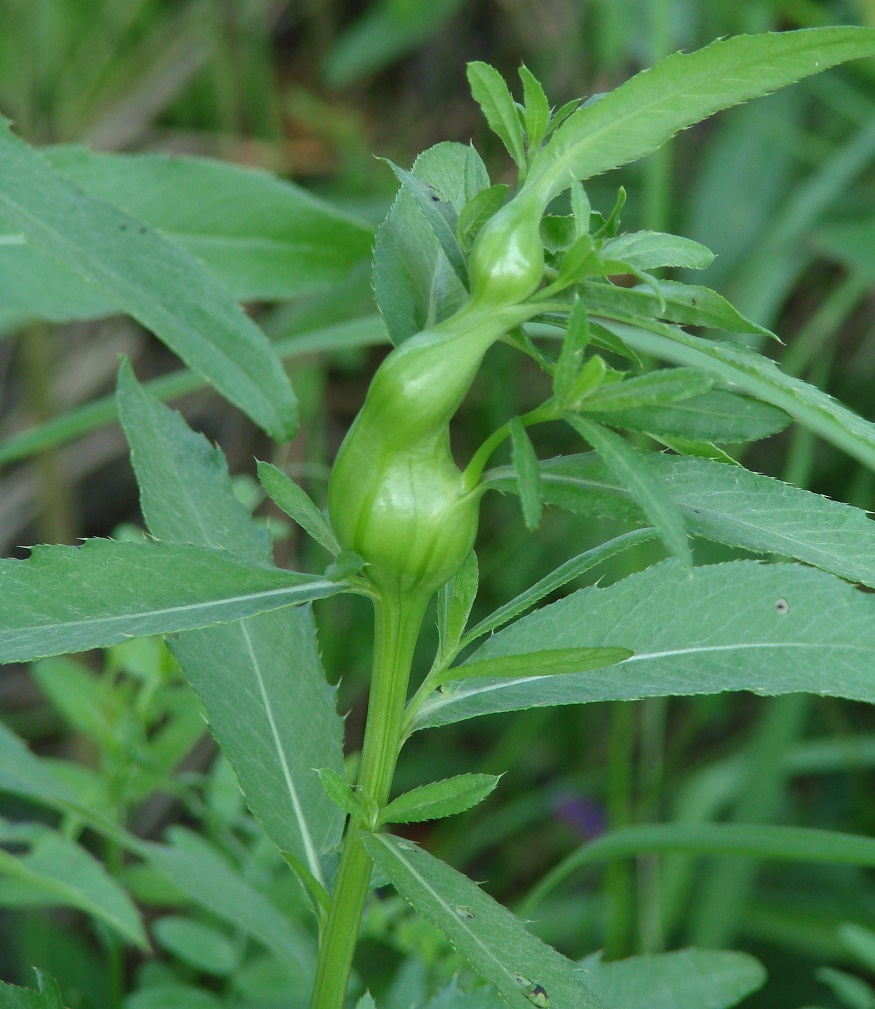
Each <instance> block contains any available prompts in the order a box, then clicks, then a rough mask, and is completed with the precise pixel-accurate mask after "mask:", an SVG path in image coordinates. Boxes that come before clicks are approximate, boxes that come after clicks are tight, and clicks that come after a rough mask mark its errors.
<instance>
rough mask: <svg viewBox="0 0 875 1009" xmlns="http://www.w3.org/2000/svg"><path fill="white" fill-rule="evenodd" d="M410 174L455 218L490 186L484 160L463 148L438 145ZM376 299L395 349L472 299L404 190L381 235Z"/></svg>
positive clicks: (376, 253) (424, 154) (376, 257)
mask: <svg viewBox="0 0 875 1009" xmlns="http://www.w3.org/2000/svg"><path fill="white" fill-rule="evenodd" d="M412 174H413V175H415V176H416V178H417V179H420V180H422V181H423V182H425V183H427V184H428V185H430V186H432V187H433V188H434V189H435V190H436V191H437V192H438V193H440V195H441V196H442V197H443V198H444V199H446V200H449V202H450V203H451V204H452V206H453V208H454V209H455V210H456V211H457V212H461V211H462V209H463V208H464V207H465V205H466V204H467V203H468V202H469V201H470V200H472V199H473V198H474V197H475V196H476V195H477V193H479V192H480V191H481V190H482V189H486V188H487V187H488V186H489V174H488V173H487V171H486V166H485V165H484V164H483V162H482V161H481V160H480V156H479V155H478V154H477V152H476V151H475V150H474V148H473V147H466V146H465V145H463V144H456V143H442V144H436V145H435V146H434V147H430V148H429V149H428V150H427V151H423V152H422V154H420V155H419V157H418V158H417V159H416V161H415V163H414V165H413V170H412ZM374 293H375V294H376V297H377V304H378V306H379V308H380V314H381V315H382V316H383V319H384V321H385V323H386V329H387V330H388V331H389V336H390V338H391V340H392V343H394V344H396V345H397V344H399V343H402V342H403V341H404V340H406V339H407V338H408V337H409V336H413V334H414V333H418V332H420V331H421V330H423V329H427V328H428V327H429V326H433V325H434V324H435V323H436V322H441V321H442V320H443V319H446V318H448V317H449V316H450V315H452V314H453V313H454V312H455V311H456V310H457V309H458V308H459V307H460V306H461V305H462V304H463V302H465V301H466V300H467V298H468V292H467V291H466V289H465V286H464V284H462V282H461V281H460V280H459V278H458V277H457V276H456V274H455V272H454V270H453V268H452V267H451V266H450V263H449V260H448V259H447V257H446V255H445V254H444V251H443V249H442V248H441V244H440V242H439V241H438V239H437V236H436V235H435V233H434V231H433V230H432V228H431V226H430V225H429V223H428V221H426V219H425V217H424V216H423V214H422V211H421V210H420V208H419V207H418V206H417V204H416V199H415V198H414V197H413V195H412V194H411V193H409V192H408V191H407V189H406V188H403V187H402V189H401V191H400V192H399V193H398V195H397V197H396V198H395V202H394V203H393V204H392V208H391V209H390V211H389V214H388V216H387V217H386V220H385V221H384V222H383V223H382V225H381V226H380V229H379V231H378V232H377V240H376V244H375V247H374Z"/></svg>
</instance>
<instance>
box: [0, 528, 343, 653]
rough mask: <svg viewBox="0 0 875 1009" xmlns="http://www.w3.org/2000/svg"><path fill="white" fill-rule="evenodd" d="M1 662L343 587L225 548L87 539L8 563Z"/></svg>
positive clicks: (1, 571) (175, 627) (3, 578)
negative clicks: (279, 567) (234, 553)
mask: <svg viewBox="0 0 875 1009" xmlns="http://www.w3.org/2000/svg"><path fill="white" fill-rule="evenodd" d="M0 586H2V597H3V599H4V606H3V610H2V614H0V662H25V661H31V660H33V659H38V658H45V657H46V656H49V655H58V654H62V653H64V652H81V651H85V650H87V649H89V648H105V647H107V646H108V645H114V644H119V643H120V642H122V641H126V640H127V639H128V638H131V637H142V636H145V635H149V634H171V633H175V632H177V631H182V630H188V629H190V628H194V627H204V626H207V625H210V624H215V623H223V622H228V621H235V620H239V619H241V618H243V617H247V616H252V615H254V614H256V613H263V612H265V611H268V610H271V609H276V608H279V607H285V606H293V605H297V604H299V603H304V602H307V601H309V600H311V599H319V598H324V597H325V596H329V595H333V594H334V593H335V592H338V591H341V589H342V585H340V584H337V583H334V582H330V581H328V580H327V579H324V578H320V577H318V576H315V575H302V574H298V573H297V572H292V571H281V570H279V569H278V568H270V567H266V566H265V565H263V564H253V563H251V562H249V561H246V560H245V559H241V558H239V557H234V556H233V555H232V554H227V553H225V552H224V551H220V550H210V549H206V548H202V547H194V546H190V545H187V544H186V545H177V544H168V543H117V542H114V541H112V540H87V541H86V542H85V543H84V544H83V545H82V546H81V547H34V548H33V553H32V555H31V557H30V559H29V560H26V561H18V560H4V561H0Z"/></svg>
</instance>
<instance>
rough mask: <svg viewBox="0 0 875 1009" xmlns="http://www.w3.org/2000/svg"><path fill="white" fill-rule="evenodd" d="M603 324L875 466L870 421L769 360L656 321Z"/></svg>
mask: <svg viewBox="0 0 875 1009" xmlns="http://www.w3.org/2000/svg"><path fill="white" fill-rule="evenodd" d="M630 321H631V320H630ZM603 325H604V326H605V328H606V329H608V330H609V331H611V332H613V333H615V334H616V335H617V336H619V337H620V338H621V339H622V340H623V341H625V342H626V343H628V345H629V346H630V347H632V348H633V350H637V351H640V352H642V353H645V354H653V356H654V357H658V358H661V359H662V360H664V361H671V362H672V364H681V365H688V366H690V367H693V368H702V369H703V370H705V371H710V372H711V373H712V374H714V375H716V376H717V377H718V378H720V379H722V380H723V381H724V382H728V383H730V384H731V385H732V386H733V387H734V388H736V389H738V390H740V391H741V392H747V393H750V394H751V395H752V396H756V397H758V398H759V399H763V400H765V401H766V402H767V403H771V404H773V405H774V406H777V407H779V408H780V409H782V410H786V412H787V413H789V414H790V416H791V417H795V418H796V420H798V421H799V423H800V424H804V425H805V426H806V427H807V428H810V429H811V430H812V431H814V432H815V433H816V434H819V435H821V436H822V437H823V438H825V439H826V440H827V441H829V442H831V443H832V444H833V445H835V446H837V447H838V448H840V449H842V450H843V451H845V452H847V453H848V454H849V455H852V456H854V458H855V459H859V460H860V462H862V463H864V464H865V465H866V466H868V467H870V469H875V424H872V423H870V422H869V421H867V420H864V419H863V418H862V417H860V416H859V415H858V414H855V413H853V412H852V411H851V410H849V409H848V408H847V407H846V406H842V404H841V403H838V402H837V401H836V400H834V399H833V398H832V397H831V396H828V395H827V394H826V393H825V392H821V391H820V389H817V388H815V387H814V386H813V385H809V384H808V383H807V382H803V381H801V380H800V379H798V378H793V377H792V376H790V375H785V374H784V373H783V372H782V371H781V370H780V369H779V368H778V366H777V365H776V364H775V362H774V361H771V360H769V359H768V358H765V357H762V356H761V355H760V354H756V353H754V352H753V351H752V350H748V349H747V348H746V347H739V346H735V345H734V344H728V343H718V342H715V341H711V340H703V339H701V337H698V336H692V335H691V334H690V333H685V332H684V331H683V330H682V329H678V328H677V327H676V326H669V325H664V324H662V323H658V322H652V321H644V320H640V319H639V320H636V324H635V325H629V324H626V323H621V322H613V321H607V320H603Z"/></svg>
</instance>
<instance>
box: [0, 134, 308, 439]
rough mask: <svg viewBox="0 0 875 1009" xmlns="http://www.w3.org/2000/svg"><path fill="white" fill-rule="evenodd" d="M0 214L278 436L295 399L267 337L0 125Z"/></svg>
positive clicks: (158, 240)
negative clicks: (154, 335)
mask: <svg viewBox="0 0 875 1009" xmlns="http://www.w3.org/2000/svg"><path fill="white" fill-rule="evenodd" d="M0 153H2V158H0V212H2V214H3V216H4V217H6V218H7V219H8V220H9V221H10V222H11V223H12V225H13V226H14V227H15V228H17V229H19V230H20V231H21V232H22V233H23V234H24V235H25V236H26V237H27V239H28V242H30V243H31V244H32V245H33V246H34V247H35V248H37V249H39V250H40V251H41V252H43V253H45V254H46V255H48V256H49V257H50V258H52V259H53V260H55V261H56V262H58V263H60V264H61V265H62V266H63V267H64V268H65V269H67V270H69V271H71V272H73V273H75V274H76V275H77V276H79V277H80V278H82V279H83V280H85V281H86V282H87V283H89V284H91V285H92V286H94V287H96V288H97V289H98V290H100V291H102V292H103V293H104V294H105V295H106V296H107V297H108V298H110V299H111V300H112V303H113V305H114V306H115V307H116V308H117V309H119V310H121V311H124V312H127V313H128V314H129V315H132V316H133V317H134V318H135V319H137V320H138V321H139V322H141V323H142V324H143V325H144V326H146V327H147V328H148V329H150V330H152V331H153V332H154V333H155V334H156V336H158V337H159V338H160V339H162V340H163V341H164V342H165V343H166V344H167V345H168V346H169V347H170V348H171V350H173V351H174V353H176V354H178V355H179V356H180V357H181V358H182V359H183V360H184V361H185V362H186V363H187V364H189V365H190V366H191V367H192V368H194V369H195V370H196V371H198V372H199V373H200V374H202V375H204V377H206V378H207V379H208V380H209V381H210V382H211V383H212V384H213V385H214V386H215V387H216V388H217V389H218V390H219V391H220V392H221V393H222V394H223V395H224V396H226V397H227V398H228V399H229V400H230V401H231V402H232V403H234V404H235V405H236V406H238V407H240V408H241V409H242V410H244V412H246V413H247V414H248V415H249V416H250V417H252V419H253V420H254V421H255V422H256V423H257V424H259V426H261V427H263V428H264V430H265V431H267V432H268V433H269V434H271V435H272V436H273V437H275V438H276V439H277V440H279V441H284V440H287V439H289V438H291V437H292V435H293V434H294V432H295V429H296V425H297V418H296V401H295V397H294V393H293V391H292V387H291V385H290V383H289V380H288V377H287V376H286V373H285V371H284V370H283V367H282V365H281V363H280V361H279V359H278V357H277V356H276V354H275V352H274V350H273V348H272V347H271V345H270V343H269V341H268V340H267V337H265V335H264V334H263V333H262V332H261V330H260V329H258V327H257V326H256V325H255V323H254V322H252V321H251V320H250V319H249V318H248V317H247V316H246V315H245V313H244V312H243V311H242V309H241V308H240V306H239V305H237V303H236V302H235V301H234V299H233V298H232V297H231V295H230V293H229V292H228V291H227V290H226V289H225V288H224V287H223V286H222V285H221V284H220V283H219V281H218V280H216V279H215V278H214V277H213V276H212V274H210V273H209V271H208V270H207V269H206V268H205V267H204V266H203V265H202V264H201V263H199V262H198V260H196V259H195V258H194V257H192V256H190V255H189V254H188V253H186V252H185V251H183V250H182V248H180V247H178V246H176V245H174V244H173V243H172V242H170V241H168V240H167V239H165V238H163V237H162V236H161V235H160V234H159V233H158V232H156V231H155V230H153V229H152V228H149V227H146V226H145V225H142V224H141V223H140V222H139V221H137V220H136V219H135V218H132V217H130V216H128V215H127V214H125V213H123V212H122V211H120V210H118V209H117V208H115V207H113V206H111V205H110V204H108V203H104V202H103V201H101V200H95V199H93V198H92V197H89V196H87V195H86V194H85V193H83V192H82V190H80V189H78V188H77V187H76V186H74V185H73V184H72V183H71V182H69V181H68V180H67V179H66V178H65V177H64V176H62V175H60V174H59V173H57V172H55V171H54V170H53V169H52V168H51V166H50V165H49V164H48V163H47V162H46V161H45V159H44V158H42V157H41V156H40V155H39V153H38V152H36V151H34V150H32V149H31V148H29V147H28V145H27V144H26V143H24V141H22V140H19V139H18V138H17V137H15V136H14V135H13V134H12V132H11V131H10V129H9V126H8V123H7V121H6V120H2V121H0Z"/></svg>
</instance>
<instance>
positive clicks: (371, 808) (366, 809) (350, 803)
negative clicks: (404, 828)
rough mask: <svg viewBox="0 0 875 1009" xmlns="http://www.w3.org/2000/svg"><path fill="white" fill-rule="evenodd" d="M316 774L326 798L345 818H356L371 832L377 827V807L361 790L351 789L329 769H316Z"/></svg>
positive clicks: (345, 781) (344, 780)
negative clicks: (337, 807)
mask: <svg viewBox="0 0 875 1009" xmlns="http://www.w3.org/2000/svg"><path fill="white" fill-rule="evenodd" d="M316 773H317V774H318V775H319V781H320V782H321V783H322V787H323V788H324V789H325V792H326V794H327V795H328V798H329V799H331V801H332V802H333V803H334V804H335V805H336V806H339V807H340V809H341V810H343V812H344V813H346V815H347V816H354V817H356V819H358V820H361V822H362V823H363V824H365V826H366V827H368V828H369V829H371V830H373V828H374V827H376V826H377V820H378V817H379V812H380V810H379V807H378V806H377V804H376V802H374V800H373V799H372V798H371V796H370V795H368V793H367V792H366V791H365V790H364V789H363V788H360V787H356V788H353V786H352V785H350V784H349V783H348V782H347V780H346V778H345V777H344V776H343V775H342V774H338V773H337V771H334V770H332V769H331V768H330V767H317V768H316Z"/></svg>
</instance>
